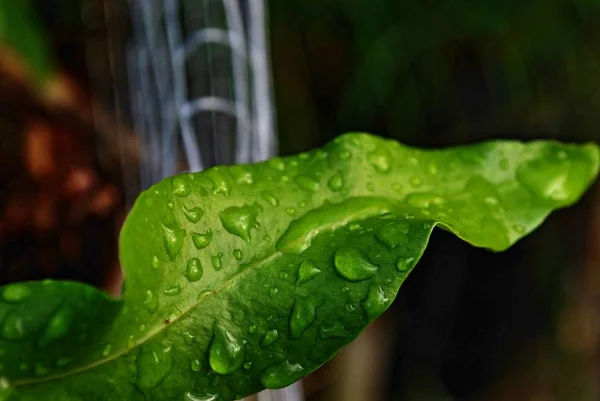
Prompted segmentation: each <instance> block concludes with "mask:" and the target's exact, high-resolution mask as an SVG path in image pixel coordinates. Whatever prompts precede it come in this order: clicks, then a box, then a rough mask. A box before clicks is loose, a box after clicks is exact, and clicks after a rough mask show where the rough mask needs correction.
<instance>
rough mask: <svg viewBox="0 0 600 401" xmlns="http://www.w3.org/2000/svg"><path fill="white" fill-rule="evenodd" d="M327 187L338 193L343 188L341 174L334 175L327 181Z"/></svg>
mask: <svg viewBox="0 0 600 401" xmlns="http://www.w3.org/2000/svg"><path fill="white" fill-rule="evenodd" d="M327 186H328V187H329V189H330V190H332V191H333V192H337V191H340V190H341V189H342V188H343V187H344V176H343V175H342V173H336V174H334V175H332V176H331V178H330V179H329V181H327Z"/></svg>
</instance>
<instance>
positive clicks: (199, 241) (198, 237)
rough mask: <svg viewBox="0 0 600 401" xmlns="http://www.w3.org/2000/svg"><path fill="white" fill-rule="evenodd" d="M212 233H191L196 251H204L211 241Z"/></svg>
mask: <svg viewBox="0 0 600 401" xmlns="http://www.w3.org/2000/svg"><path fill="white" fill-rule="evenodd" d="M212 237H213V233H212V231H211V230H208V231H207V232H205V233H192V242H193V243H194V246H195V247H196V249H198V250H200V249H204V248H206V247H207V246H208V245H210V242H211V241H212Z"/></svg>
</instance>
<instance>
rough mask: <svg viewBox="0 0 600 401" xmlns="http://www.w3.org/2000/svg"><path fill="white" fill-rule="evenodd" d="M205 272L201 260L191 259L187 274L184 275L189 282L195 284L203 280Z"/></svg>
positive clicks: (188, 263)
mask: <svg viewBox="0 0 600 401" xmlns="http://www.w3.org/2000/svg"><path fill="white" fill-rule="evenodd" d="M202 274H203V270H202V263H200V259H198V258H191V259H190V260H188V262H187V266H186V269H185V273H184V274H183V275H184V276H185V278H186V279H187V280H188V281H189V282H195V281H198V280H200V279H201V278H202Z"/></svg>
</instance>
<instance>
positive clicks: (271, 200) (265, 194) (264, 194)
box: [260, 191, 279, 206]
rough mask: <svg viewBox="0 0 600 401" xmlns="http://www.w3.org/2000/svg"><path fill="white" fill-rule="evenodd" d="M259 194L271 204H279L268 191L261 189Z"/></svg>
mask: <svg viewBox="0 0 600 401" xmlns="http://www.w3.org/2000/svg"><path fill="white" fill-rule="evenodd" d="M260 196H262V198H263V199H264V200H265V202H267V203H268V204H269V205H271V206H277V205H279V200H278V199H277V198H276V197H275V196H274V195H273V194H272V193H270V192H269V191H262V192H261V193H260Z"/></svg>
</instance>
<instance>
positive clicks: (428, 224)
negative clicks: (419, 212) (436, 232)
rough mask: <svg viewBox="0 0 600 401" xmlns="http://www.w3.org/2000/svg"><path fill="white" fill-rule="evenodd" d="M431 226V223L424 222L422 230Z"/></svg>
mask: <svg viewBox="0 0 600 401" xmlns="http://www.w3.org/2000/svg"><path fill="white" fill-rule="evenodd" d="M430 228H431V223H424V224H423V229H424V230H429V229H430Z"/></svg>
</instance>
